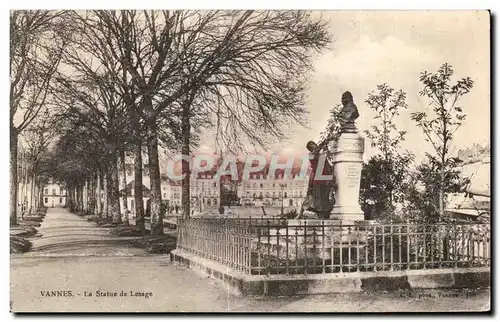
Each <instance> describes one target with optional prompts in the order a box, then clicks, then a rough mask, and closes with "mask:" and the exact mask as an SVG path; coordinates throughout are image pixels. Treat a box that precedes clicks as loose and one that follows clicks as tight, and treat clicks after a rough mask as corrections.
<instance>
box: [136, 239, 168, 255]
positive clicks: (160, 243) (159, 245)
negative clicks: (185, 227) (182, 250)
mask: <svg viewBox="0 0 500 322" xmlns="http://www.w3.org/2000/svg"><path fill="white" fill-rule="evenodd" d="M132 244H133V245H134V246H136V247H139V248H143V249H145V250H146V251H147V252H148V253H150V254H168V253H170V252H171V251H172V250H174V249H175V248H176V244H177V238H176V237H174V236H171V235H161V236H145V237H143V238H140V239H135V240H133V241H132Z"/></svg>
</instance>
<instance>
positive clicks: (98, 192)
mask: <svg viewBox="0 0 500 322" xmlns="http://www.w3.org/2000/svg"><path fill="white" fill-rule="evenodd" d="M101 186H102V172H101V171H98V172H97V190H96V192H95V193H96V204H97V207H96V216H97V217H102V196H101V195H102V189H101Z"/></svg>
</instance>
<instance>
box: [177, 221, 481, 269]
mask: <svg viewBox="0 0 500 322" xmlns="http://www.w3.org/2000/svg"><path fill="white" fill-rule="evenodd" d="M177 225H178V241H177V247H178V249H181V250H184V251H187V252H190V253H193V254H196V255H198V256H201V257H204V258H208V259H211V260H215V261H217V262H220V263H222V264H226V265H228V266H229V267H231V268H234V269H237V270H239V271H243V272H246V273H249V274H257V275H263V274H265V275H267V274H319V273H334V272H359V271H392V270H415V269H430V268H458V267H475V266H489V265H490V226H489V224H475V223H467V224H463V223H456V222H455V223H441V224H413V223H398V224H356V225H354V224H349V225H345V224H342V222H337V223H332V222H331V221H318V220H311V221H300V222H299V223H298V224H290V222H288V221H286V220H282V219H264V218H257V219H256V218H245V219H226V218H220V219H219V218H218V219H206V218H192V219H181V218H179V219H178V223H177Z"/></svg>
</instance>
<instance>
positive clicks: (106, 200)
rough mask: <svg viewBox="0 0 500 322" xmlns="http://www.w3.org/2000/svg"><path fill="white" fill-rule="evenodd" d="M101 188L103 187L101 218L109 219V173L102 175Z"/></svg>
mask: <svg viewBox="0 0 500 322" xmlns="http://www.w3.org/2000/svg"><path fill="white" fill-rule="evenodd" d="M103 180H104V182H103V186H104V200H103V205H102V212H103V217H104V218H108V217H109V192H110V186H111V184H110V177H109V172H105V173H104V177H103Z"/></svg>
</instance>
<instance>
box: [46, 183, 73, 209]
mask: <svg viewBox="0 0 500 322" xmlns="http://www.w3.org/2000/svg"><path fill="white" fill-rule="evenodd" d="M68 206H69V207H68V209H69V211H71V212H73V187H72V186H70V185H68ZM47 207H50V205H47Z"/></svg>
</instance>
